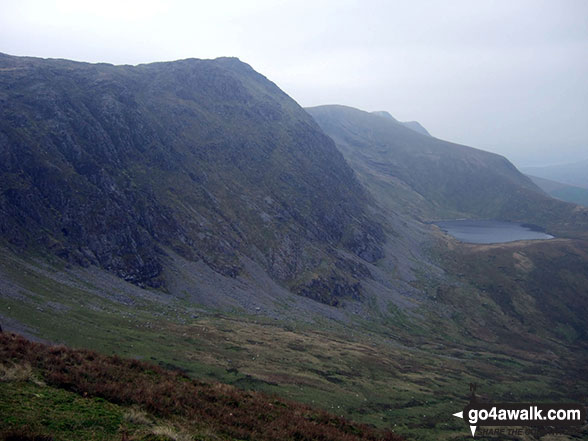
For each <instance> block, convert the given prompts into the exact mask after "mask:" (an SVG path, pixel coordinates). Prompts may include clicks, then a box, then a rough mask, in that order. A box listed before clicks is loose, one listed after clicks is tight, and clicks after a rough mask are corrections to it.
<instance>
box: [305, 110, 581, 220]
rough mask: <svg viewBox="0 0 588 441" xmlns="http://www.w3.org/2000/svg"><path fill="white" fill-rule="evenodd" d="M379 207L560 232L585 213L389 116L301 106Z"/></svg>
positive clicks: (506, 169) (492, 162)
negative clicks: (495, 220) (528, 224)
mask: <svg viewBox="0 0 588 441" xmlns="http://www.w3.org/2000/svg"><path fill="white" fill-rule="evenodd" d="M307 111H308V112H309V113H310V114H311V115H312V116H313V117H314V118H315V119H316V121H317V122H318V123H319V125H320V126H321V128H322V129H323V130H324V131H325V132H326V133H327V134H328V135H329V136H331V137H332V138H333V139H334V140H335V142H336V143H337V146H338V147H339V149H340V150H341V152H343V155H344V156H345V157H346V159H347V160H348V161H349V163H350V164H351V165H352V167H353V168H354V169H355V171H356V172H357V173H358V175H359V176H360V177H361V179H362V181H363V182H364V183H365V184H366V186H368V188H370V190H371V191H372V193H373V194H374V195H376V197H377V198H378V199H379V201H380V202H381V203H383V204H384V205H389V206H391V207H393V208H394V210H396V211H397V212H408V213H411V214H413V215H416V216H418V217H419V218H420V219H421V220H423V221H427V220H431V219H438V218H459V217H479V218H498V219H505V220H517V221H525V222H531V223H536V224H538V225H542V226H544V227H549V228H551V229H552V230H553V231H556V232H563V231H567V230H568V229H573V228H576V227H577V225H584V224H586V222H587V221H588V213H587V211H586V210H580V212H578V210H577V208H576V207H575V206H574V205H572V204H566V203H564V202H561V201H557V200H554V199H552V198H550V197H547V196H546V195H545V194H544V193H543V191H542V190H541V189H539V188H538V187H537V186H536V185H535V184H534V183H533V182H532V181H531V180H530V179H529V178H528V177H526V176H525V175H523V174H521V173H520V172H519V171H518V170H517V169H516V168H515V167H514V165H512V164H511V163H510V162H509V161H508V160H507V159H506V158H504V157H502V156H499V155H496V154H493V153H489V152H485V151H482V150H478V149H474V148H471V147H466V146H462V145H457V144H452V143H449V142H446V141H442V140H439V139H436V138H433V137H430V136H423V135H421V134H418V133H416V132H415V131H413V130H410V129H408V128H406V127H404V126H403V125H402V124H399V123H398V122H397V121H395V120H394V119H393V118H382V116H381V114H380V113H379V114H370V113H367V112H363V111H361V110H357V109H353V108H350V107H344V106H320V107H314V108H310V109H307Z"/></svg>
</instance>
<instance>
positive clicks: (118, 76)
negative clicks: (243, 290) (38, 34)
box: [0, 55, 383, 302]
mask: <svg viewBox="0 0 588 441" xmlns="http://www.w3.org/2000/svg"><path fill="white" fill-rule="evenodd" d="M0 103H1V105H0V236H1V238H2V239H3V240H5V241H6V242H8V243H10V244H11V245H12V246H16V247H18V248H20V249H25V248H26V249H28V250H30V251H40V252H41V253H43V252H45V251H46V250H50V251H51V252H52V253H53V254H55V255H57V256H60V257H62V258H64V259H66V260H67V261H70V262H72V263H75V264H80V265H83V266H88V265H99V266H101V267H102V268H105V269H107V270H109V271H112V272H114V273H116V274H117V275H119V276H120V277H122V278H124V279H125V280H127V281H130V282H132V283H135V284H139V285H149V286H154V287H158V286H166V284H168V282H169V280H166V277H169V274H166V272H165V271H164V270H165V268H166V265H167V263H166V255H167V254H168V251H167V250H173V251H174V252H175V253H177V254H179V255H181V256H182V257H183V258H185V259H187V260H188V261H194V262H195V261H203V262H205V263H206V265H207V266H208V267H210V268H212V269H213V270H214V271H215V272H217V273H219V274H221V275H223V276H226V277H236V276H237V275H239V274H244V273H246V270H244V266H243V265H244V263H243V258H248V259H249V260H252V261H254V262H255V263H256V264H257V265H259V266H260V267H261V268H263V269H264V271H266V272H267V273H269V275H270V276H271V277H272V278H273V279H274V280H275V281H277V282H278V283H281V284H284V285H285V286H286V287H289V288H291V289H293V290H294V291H295V292H298V293H300V294H303V295H308V296H315V297H316V299H317V300H320V301H324V302H336V300H334V298H335V297H337V296H343V297H345V296H349V297H353V296H359V295H360V293H359V288H358V278H360V277H363V276H366V274H367V270H366V269H365V267H363V266H362V263H361V262H362V261H363V262H366V261H367V262H373V261H376V260H377V259H378V258H380V257H381V256H382V250H381V242H382V241H383V234H382V231H381V227H380V226H379V225H378V224H376V223H374V222H373V221H371V220H370V218H369V216H368V206H367V197H366V194H365V192H364V190H363V189H362V187H361V186H360V185H359V184H358V182H357V181H356V179H355V177H354V174H353V172H352V170H351V169H350V168H349V166H348V165H347V164H346V163H345V161H344V160H343V157H342V155H341V154H340V153H339V152H338V151H337V149H336V148H335V145H334V144H333V142H332V141H331V139H329V138H328V137H327V136H325V135H324V134H323V133H322V131H321V130H320V129H319V128H318V126H317V124H316V123H315V122H314V120H313V119H312V118H311V117H310V116H309V115H308V114H307V113H306V112H304V110H303V109H301V108H300V107H299V106H298V105H297V104H296V103H295V102H294V101H293V100H292V99H290V98H289V97H288V96H287V95H286V94H284V93H283V92H282V91H280V89H278V87H276V85H275V84H273V83H272V82H270V81H268V80H267V79H266V78H265V77H263V76H262V75H260V74H258V73H256V72H255V71H254V70H253V69H252V68H251V67H250V66H248V65H247V64H245V63H242V62H240V61H239V60H237V59H234V58H220V59H217V60H196V59H190V60H183V61H177V62H171V63H154V64H148V65H140V66H135V67H132V66H112V65H107V64H85V63H75V62H70V61H64V60H42V59H34V58H20V57H12V56H8V55H0ZM339 251H341V252H339ZM345 253H347V255H348V257H344V254H345ZM317 267H320V268H318V269H317ZM341 268H344V269H346V271H342V270H341ZM353 274H355V276H354V275H353ZM312 286H318V287H323V291H324V295H325V297H321V295H322V294H321V290H320V289H311V288H309V287H312ZM327 291H328V292H329V293H335V294H333V295H330V294H329V295H327V294H326V292H327ZM317 293H318V294H317Z"/></svg>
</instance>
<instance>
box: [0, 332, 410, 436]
mask: <svg viewBox="0 0 588 441" xmlns="http://www.w3.org/2000/svg"><path fill="white" fill-rule="evenodd" d="M0 360H2V363H3V364H2V370H1V372H2V375H1V378H0V379H1V380H2V381H1V382H0V410H3V411H4V412H3V415H7V417H5V418H3V420H2V421H1V422H0V430H3V431H4V432H5V434H9V433H10V432H11V431H12V432H14V431H18V430H26V431H28V432H29V433H30V434H40V435H43V436H46V437H50V439H64V440H71V439H91V440H102V439H104V440H106V439H113V438H115V436H114V435H117V437H118V436H120V437H121V439H126V440H129V441H130V440H160V439H161V440H166V439H173V440H178V439H186V440H192V439H196V438H197V439H203V438H202V435H203V434H204V436H205V439H211V438H212V439H223V440H243V439H256V440H260V441H263V440H276V439H280V440H297V441H304V440H308V441H312V440H318V439H321V440H325V441H328V440H333V441H336V440H337V441H356V440H357V441H359V440H371V441H377V440H381V441H386V440H389V441H395V440H398V441H399V440H400V439H401V438H400V437H398V436H396V435H394V434H393V433H391V432H381V431H375V430H373V429H371V428H369V427H368V426H365V425H361V424H354V423H350V422H348V421H346V420H344V419H342V418H339V417H337V416H335V415H332V414H329V413H327V412H324V411H321V410H318V409H313V408H311V407H307V406H303V405H300V404H295V403H292V402H288V401H284V400H280V399H277V398H273V397H270V396H267V395H263V394H260V393H254V392H244V391H241V390H239V389H236V388H234V387H231V386H227V385H223V384H220V383H203V382H201V381H195V380H192V379H190V378H189V377H187V376H185V375H183V374H181V373H178V372H177V371H175V372H174V371H169V370H164V369H161V368H159V367H157V366H154V365H150V364H147V363H143V362H139V361H136V360H125V359H122V358H119V357H116V356H114V357H105V356H101V355H99V354H97V353H95V352H91V351H83V350H77V351H73V350H70V349H66V348H65V347H59V346H54V347H49V346H45V345H41V344H35V343H31V342H28V341H26V340H24V339H23V338H21V337H18V336H15V335H7V334H1V335H0ZM23 372H26V373H27V374H26V375H23ZM36 375H38V377H36ZM44 382H46V383H47V385H45V383H44ZM132 406H134V407H132ZM162 427H167V428H168V429H167V430H164V429H162ZM146 432H147V433H146ZM149 432H150V433H149ZM178 433H182V434H183V435H181V436H177V434H178Z"/></svg>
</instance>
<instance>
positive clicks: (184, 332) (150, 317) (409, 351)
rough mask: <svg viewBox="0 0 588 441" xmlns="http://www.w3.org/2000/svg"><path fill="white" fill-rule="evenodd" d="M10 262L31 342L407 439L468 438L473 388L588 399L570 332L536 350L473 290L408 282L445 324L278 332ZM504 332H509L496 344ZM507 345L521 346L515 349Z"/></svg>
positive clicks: (514, 396) (12, 302)
mask: <svg viewBox="0 0 588 441" xmlns="http://www.w3.org/2000/svg"><path fill="white" fill-rule="evenodd" d="M442 249H445V248H442ZM454 252H455V253H456V256H459V255H461V254H460V252H458V251H454ZM441 257H443V258H444V259H446V260H447V259H450V258H453V257H451V256H447V255H445V256H441ZM506 257H508V255H507V256H506ZM5 258H6V256H5ZM465 259H467V256H466V257H465ZM467 260H469V259H467ZM12 263H13V265H14V267H13V270H14V273H13V274H12V275H11V278H13V279H14V278H15V277H20V279H19V280H18V282H19V284H20V285H21V287H22V289H21V297H20V298H10V297H8V296H4V297H3V298H1V299H0V310H2V311H4V313H3V315H4V316H5V318H7V317H11V318H13V319H16V320H19V321H20V322H22V323H26V324H28V325H29V326H31V327H32V328H33V329H30V332H31V333H32V334H34V335H36V336H38V337H42V338H44V339H47V340H50V341H53V342H63V343H67V344H69V345H72V346H74V347H87V348H90V349H94V350H98V351H100V352H101V353H105V354H113V353H116V354H119V355H123V356H126V357H133V358H140V359H146V360H151V361H152V362H154V363H158V364H160V365H162V366H168V367H177V368H181V369H183V370H184V371H185V372H187V373H188V374H189V375H190V376H191V377H193V378H200V379H209V380H215V381H222V382H223V383H228V384H233V385H236V386H238V387H240V388H243V389H247V390H251V389H253V390H260V391H264V392H267V393H275V394H278V395H280V396H282V397H286V398H288V399H292V400H296V401H301V402H305V403H308V404H311V405H314V406H317V407H319V408H323V409H326V410H328V411H330V412H332V413H334V414H336V415H340V416H345V417H349V418H352V419H354V420H357V421H363V422H366V423H370V424H374V425H376V426H379V427H387V428H393V429H394V430H395V431H397V432H398V433H401V434H404V435H406V436H408V437H410V438H411V439H423V440H434V439H462V438H463V439H466V437H467V429H466V428H465V427H464V426H463V424H462V422H461V421H458V420H456V419H454V418H453V417H451V414H452V413H454V412H455V411H456V409H459V408H461V406H463V405H464V404H465V402H466V401H467V385H468V384H469V383H470V382H476V383H478V384H479V385H480V390H481V391H482V392H483V393H485V394H487V395H489V396H491V397H492V398H494V399H504V400H509V401H510V400H533V399H542V400H562V401H565V400H566V399H567V400H569V399H570V398H571V397H572V396H573V397H574V398H576V399H580V400H582V399H583V398H582V397H581V394H582V391H586V390H588V384H587V379H586V378H585V376H583V375H582V374H581V371H580V372H578V366H581V365H582V364H581V363H583V362H585V359H584V360H582V359H581V358H579V355H581V354H579V353H578V352H574V350H575V349H577V348H578V339H579V335H577V333H576V334H575V335H574V333H573V332H571V333H570V332H568V334H569V335H568V337H566V338H569V340H567V341H568V343H567V344H566V345H562V344H560V343H558V342H557V341H553V342H551V343H550V344H548V345H547V346H545V342H546V341H550V340H551V337H550V335H549V336H546V337H545V338H544V339H543V340H532V336H531V335H530V334H529V332H528V327H527V326H526V324H525V323H524V322H520V321H519V322H516V321H515V322H513V321H512V315H509V314H508V310H504V311H502V310H501V307H500V305H499V304H498V302H497V300H495V299H492V298H489V297H487V296H484V294H482V293H481V292H480V290H479V289H478V288H476V287H475V286H472V285H464V286H463V287H462V289H460V290H454V291H453V292H452V293H451V295H450V296H448V295H445V294H446V293H447V289H449V288H448V287H451V286H452V285H451V284H449V283H445V284H440V283H439V281H438V280H431V279H428V278H425V277H423V278H422V279H420V281H416V282H415V283H418V284H420V285H421V286H420V289H422V290H423V291H424V292H426V293H427V295H428V296H430V297H431V298H433V297H439V299H438V300H434V301H435V304H436V305H437V306H436V308H437V309H438V310H439V311H441V313H442V314H446V316H445V317H444V316H442V315H439V314H438V313H436V312H435V311H434V310H433V309H432V308H431V307H430V306H428V304H427V303H423V307H422V308H421V309H420V312H419V313H418V314H419V315H415V314H416V313H415V312H413V313H410V312H406V311H403V310H401V309H397V308H393V307H391V309H390V311H389V313H388V314H385V315H384V314H382V316H381V317H380V318H378V319H375V317H372V319H370V320H366V321H365V322H364V321H363V320H362V319H357V320H356V322H355V324H354V325H353V326H352V327H350V326H349V322H336V321H332V320H330V321H327V320H325V319H323V320H321V319H318V318H315V320H314V322H311V323H302V322H299V321H297V320H295V319H293V320H291V321H289V322H288V323H284V322H283V321H275V320H270V319H268V318H265V317H263V316H246V315H243V314H242V313H239V312H237V311H236V312H235V313H233V314H230V313H224V314H219V313H215V312H214V311H204V310H198V311H196V313H195V310H194V308H193V305H189V304H186V303H184V301H183V300H181V299H176V298H172V297H167V298H162V297H161V296H153V297H150V296H149V295H148V294H150V293H149V292H148V291H147V292H146V293H145V297H144V298H138V297H136V298H135V300H134V302H133V303H132V304H131V303H127V302H126V300H124V299H125V297H124V295H123V294H124V293H120V294H121V295H120V298H118V300H117V299H116V298H105V297H104V296H100V295H97V294H96V292H95V291H93V290H92V289H91V286H90V285H86V286H85V287H81V288H78V289H74V288H72V287H71V286H69V285H66V284H65V283H64V281H63V278H64V277H65V276H64V273H62V272H59V271H56V272H55V273H47V272H46V273H44V275H43V274H42V273H41V272H40V271H39V270H38V269H37V270H35V265H34V261H30V262H29V266H27V267H23V266H21V265H22V264H23V263H22V262H21V261H19V260H12ZM507 263H508V262H501V265H502V264H507ZM508 264H511V263H508ZM7 266H8V265H6V264H5V265H4V267H7ZM483 269H484V270H487V268H483ZM47 274H51V277H49V276H48V275H47ZM4 277H6V273H5V275H4ZM509 277H510V275H509ZM27 288H28V289H30V290H34V292H35V293H36V294H34V295H32V294H31V293H30V292H27V291H26V289H27ZM82 299H83V300H82ZM49 301H50V302H53V303H49ZM451 302H456V303H460V304H459V308H451ZM51 305H53V306H51ZM480 305H483V307H482V308H480ZM38 308H41V309H42V311H40V310H38ZM449 314H450V315H449ZM419 316H420V317H419ZM484 320H485V321H486V322H484ZM507 325H508V326H511V327H513V330H514V331H516V332H513V333H508V332H507V333H506V334H505V335H502V336H501V334H500V333H501V332H503V331H502V327H504V326H507ZM515 327H516V328H515ZM557 332H564V333H565V332H566V330H565V329H562V330H558V331H557ZM513 336H516V337H513ZM508 337H510V338H511V339H514V338H516V340H517V341H518V340H520V341H525V342H527V346H526V347H514V346H513V345H512V344H510V343H509V342H508ZM529 338H531V340H529ZM562 360H567V361H568V362H565V363H564V362H562ZM573 394H576V395H573ZM578 394H579V395H578Z"/></svg>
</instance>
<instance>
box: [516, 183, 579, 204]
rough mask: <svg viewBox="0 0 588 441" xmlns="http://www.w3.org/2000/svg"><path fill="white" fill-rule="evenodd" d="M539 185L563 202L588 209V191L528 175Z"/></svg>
mask: <svg viewBox="0 0 588 441" xmlns="http://www.w3.org/2000/svg"><path fill="white" fill-rule="evenodd" d="M527 176H529V177H530V178H531V180H532V181H533V182H534V183H535V184H537V185H538V186H539V187H540V188H541V189H542V190H543V191H544V192H545V193H547V194H548V195H550V196H553V197H554V198H557V199H561V200H562V201H567V202H572V203H574V204H578V205H584V206H586V207H588V189H586V188H582V187H576V186H574V185H567V184H562V183H561V182H556V181H552V180H550V179H544V178H539V177H537V176H531V175H527Z"/></svg>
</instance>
